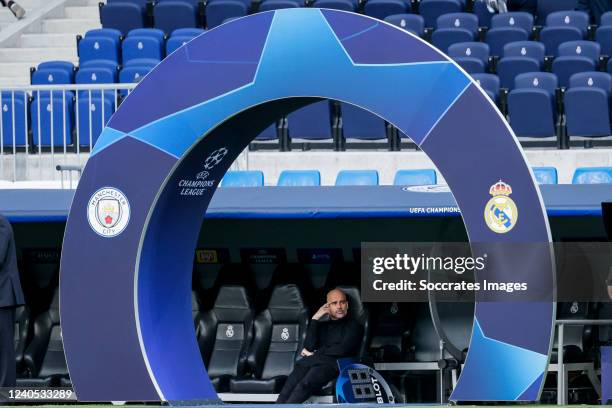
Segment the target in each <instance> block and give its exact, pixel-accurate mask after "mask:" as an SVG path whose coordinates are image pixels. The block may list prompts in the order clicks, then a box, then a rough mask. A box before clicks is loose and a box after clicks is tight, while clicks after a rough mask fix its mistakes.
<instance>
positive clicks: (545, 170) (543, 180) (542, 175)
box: [533, 167, 558, 184]
mask: <svg viewBox="0 0 612 408" xmlns="http://www.w3.org/2000/svg"><path fill="white" fill-rule="evenodd" d="M533 175H534V176H535V179H536V181H537V182H538V184H557V182H558V176H557V169H556V168H554V167H534V168H533Z"/></svg>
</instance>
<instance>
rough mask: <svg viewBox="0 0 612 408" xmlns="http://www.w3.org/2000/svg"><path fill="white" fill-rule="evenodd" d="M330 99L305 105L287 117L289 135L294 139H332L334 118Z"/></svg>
mask: <svg viewBox="0 0 612 408" xmlns="http://www.w3.org/2000/svg"><path fill="white" fill-rule="evenodd" d="M330 108H331V107H330V103H329V101H327V100H325V101H320V102H315V103H311V104H310V105H308V106H304V107H303V108H300V109H298V110H296V111H294V112H292V113H290V114H289V115H288V117H287V126H288V128H289V136H290V137H292V138H294V139H331V138H332V125H331V124H332V120H331V109H330Z"/></svg>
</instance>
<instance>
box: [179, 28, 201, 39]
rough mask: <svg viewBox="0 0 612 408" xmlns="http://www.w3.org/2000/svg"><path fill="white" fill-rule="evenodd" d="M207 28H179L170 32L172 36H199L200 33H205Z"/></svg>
mask: <svg viewBox="0 0 612 408" xmlns="http://www.w3.org/2000/svg"><path fill="white" fill-rule="evenodd" d="M205 32H206V30H204V29H203V28H177V29H176V30H174V31H173V32H172V34H170V38H172V37H197V36H198V35H200V34H204V33H205Z"/></svg>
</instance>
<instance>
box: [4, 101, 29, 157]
mask: <svg viewBox="0 0 612 408" xmlns="http://www.w3.org/2000/svg"><path fill="white" fill-rule="evenodd" d="M27 107H28V95H27V94H26V93H25V92H23V91H14V92H13V91H2V92H0V109H2V127H0V131H1V132H2V138H0V143H1V144H2V150H3V152H10V151H12V149H13V146H14V147H22V146H25V145H26V141H27V140H28V134H27V132H28V110H27ZM13 131H14V134H13Z"/></svg>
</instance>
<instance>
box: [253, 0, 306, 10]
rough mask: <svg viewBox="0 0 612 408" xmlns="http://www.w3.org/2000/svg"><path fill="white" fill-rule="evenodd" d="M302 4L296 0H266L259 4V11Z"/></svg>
mask: <svg viewBox="0 0 612 408" xmlns="http://www.w3.org/2000/svg"><path fill="white" fill-rule="evenodd" d="M300 6H301V5H300V3H299V2H298V1H294V0H265V1H264V2H263V3H261V5H260V6H259V11H271V10H281V9H287V8H299V7H300Z"/></svg>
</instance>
